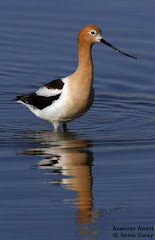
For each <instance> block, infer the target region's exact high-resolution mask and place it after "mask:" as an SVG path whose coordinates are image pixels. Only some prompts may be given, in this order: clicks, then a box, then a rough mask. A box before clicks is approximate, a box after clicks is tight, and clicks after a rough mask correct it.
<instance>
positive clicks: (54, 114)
mask: <svg viewBox="0 0 155 240" xmlns="http://www.w3.org/2000/svg"><path fill="white" fill-rule="evenodd" d="M93 101H94V90H93V89H92V91H91V94H90V96H89V97H88V98H86V99H84V98H81V99H76V98H74V99H73V98H70V99H69V98H65V96H64V95H62V96H61V97H60V99H58V100H56V101H55V102H53V103H52V105H51V106H48V107H46V108H45V109H43V110H41V111H40V112H39V113H38V117H40V118H42V119H44V120H46V121H49V122H54V121H59V122H69V121H72V120H74V119H76V118H78V117H81V116H82V115H83V114H85V113H86V112H87V111H88V110H89V109H90V107H91V105H92V103H93Z"/></svg>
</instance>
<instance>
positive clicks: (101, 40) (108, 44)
mask: <svg viewBox="0 0 155 240" xmlns="http://www.w3.org/2000/svg"><path fill="white" fill-rule="evenodd" d="M100 42H102V43H104V44H106V45H107V46H109V47H111V48H113V49H114V50H116V51H117V52H119V53H121V54H123V55H125V56H128V57H131V58H134V59H137V58H136V57H133V56H131V55H129V54H127V53H125V52H122V51H121V50H119V49H118V48H116V47H114V46H113V45H111V44H110V43H108V42H107V41H106V40H104V39H103V38H101V39H100Z"/></svg>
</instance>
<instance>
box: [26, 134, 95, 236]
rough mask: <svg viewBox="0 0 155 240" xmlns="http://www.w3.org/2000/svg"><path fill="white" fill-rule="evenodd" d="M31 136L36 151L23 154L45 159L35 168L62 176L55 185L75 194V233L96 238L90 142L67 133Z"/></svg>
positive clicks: (31, 150) (27, 150)
mask: <svg viewBox="0 0 155 240" xmlns="http://www.w3.org/2000/svg"><path fill="white" fill-rule="evenodd" d="M30 136H33V139H32V137H31V140H32V141H33V142H34V143H35V144H36V143H37V144H39V148H33V149H26V150H23V151H22V154H26V155H27V154H28V155H42V156H44V159H43V160H41V161H40V162H38V164H37V168H41V169H53V171H54V173H57V174H61V175H62V176H65V177H64V178H63V179H62V181H57V182H58V183H62V184H65V186H66V188H67V189H69V190H74V191H77V199H76V202H74V203H75V204H77V214H76V223H77V225H78V233H79V234H80V235H84V236H87V237H88V236H89V239H91V238H90V237H93V236H94V237H95V235H96V231H95V226H94V223H95V221H96V218H97V212H95V211H94V210H93V197H92V180H93V178H92V164H93V153H92V152H91V151H90V150H88V147H90V146H91V141H89V140H82V139H79V137H78V136H77V135H75V134H73V133H70V132H65V133H61V132H49V131H35V132H30V134H29V135H28V137H29V138H30ZM29 140H30V139H29ZM40 146H41V147H40ZM51 174H53V172H52V173H51ZM50 183H53V181H51V182H50ZM54 183H55V182H54Z"/></svg>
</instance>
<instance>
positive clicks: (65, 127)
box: [63, 123, 67, 131]
mask: <svg viewBox="0 0 155 240" xmlns="http://www.w3.org/2000/svg"><path fill="white" fill-rule="evenodd" d="M63 130H64V131H67V123H63Z"/></svg>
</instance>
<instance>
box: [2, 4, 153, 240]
mask: <svg viewBox="0 0 155 240" xmlns="http://www.w3.org/2000/svg"><path fill="white" fill-rule="evenodd" d="M154 7H155V4H154V1H153V0H151V1H149V2H148V1H146V0H142V1H140V2H139V1H137V2H132V1H125V2H124V1H122V0H119V1H117V2H116V1H114V0H110V1H108V2H107V1H100V0H98V1H97V2H96V1H95V2H93V1H90V2H89V5H88V2H87V1H77V2H76V1H75V3H74V4H73V3H72V1H69V0H67V1H65V2H64V3H61V4H60V3H59V2H58V1H57V2H51V1H40V0H39V1H35V0H33V1H31V2H25V1H19V0H13V1H10V0H6V1H5V2H1V3H0V15H1V26H0V33H1V37H0V52H1V55H0V63H1V68H0V82H1V95H0V100H1V101H0V104H1V105H0V110H1V114H0V116H1V117H0V140H1V144H0V149H1V155H0V163H1V170H0V187H1V196H0V203H1V204H0V206H1V214H0V235H1V239H5V240H7V239H17V240H18V239H23V240H24V239H25V240H27V239H33V240H35V239H37V240H41V239H46V240H48V239H109V240H112V239H115V237H114V233H115V231H114V230H113V228H114V226H119V227H125V226H130V227H135V228H136V230H135V231H129V232H128V231H127V230H126V231H124V233H125V234H127V233H133V234H136V235H137V234H138V230H137V228H138V226H139V225H140V226H149V227H155V226H154V222H155V217H154V197H155V195H154V188H155V184H154V179H155V177H154V170H155V164H154V156H155V125H154V122H155V112H154V106H155V95H154V92H155V84H154V73H155V70H154V61H155V41H154V38H155V33H154V22H155V16H154ZM86 24H96V25H98V26H99V27H100V28H101V29H102V33H103V37H104V38H105V39H106V40H107V41H109V42H110V43H111V44H113V45H114V46H116V47H118V48H119V49H121V50H123V51H124V52H127V53H129V54H131V55H133V56H136V57H138V61H135V60H134V59H131V58H127V57H125V56H123V55H121V54H119V53H117V52H115V51H114V50H112V49H110V48H108V47H106V46H105V45H103V44H96V45H95V46H93V59H94V88H95V91H96V98H95V102H94V104H93V106H92V108H91V109H90V111H89V112H88V113H87V114H86V115H84V116H83V117H81V118H79V119H78V120H76V121H74V122H71V123H69V124H68V128H69V130H68V131H67V132H63V131H62V129H61V130H60V132H58V133H55V132H53V131H52V126H51V125H50V124H48V123H46V122H44V121H42V120H40V119H38V118H36V117H35V116H34V115H33V114H32V113H31V112H29V111H28V109H26V108H24V107H23V106H21V105H19V104H17V103H15V102H12V101H10V100H11V99H13V98H15V96H16V95H21V94H25V93H29V92H31V91H36V90H37V88H39V86H41V85H43V84H45V83H46V82H48V81H51V80H52V79H56V78H59V77H65V76H67V75H69V74H71V73H72V72H73V71H74V70H75V69H76V66H77V45H76V44H77V42H76V37H77V33H78V31H79V30H80V29H81V28H82V27H83V26H85V25H86ZM116 233H117V234H118V237H120V231H118V232H116ZM147 233H149V234H153V233H154V231H151V230H150V231H147ZM154 234H155V233H154ZM137 236H138V235H137ZM126 239H129V237H126ZM146 239H147V238H146ZM152 239H153V238H152Z"/></svg>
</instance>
